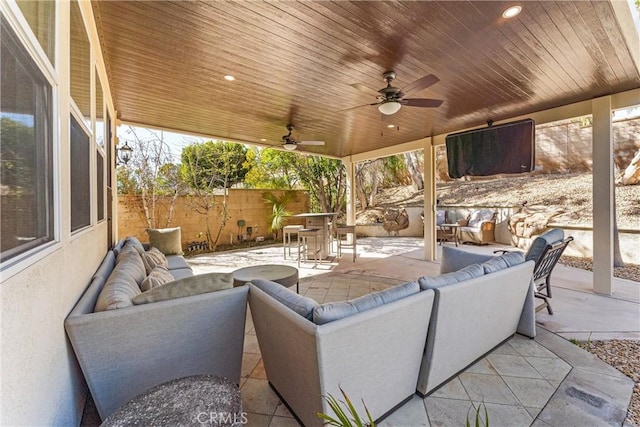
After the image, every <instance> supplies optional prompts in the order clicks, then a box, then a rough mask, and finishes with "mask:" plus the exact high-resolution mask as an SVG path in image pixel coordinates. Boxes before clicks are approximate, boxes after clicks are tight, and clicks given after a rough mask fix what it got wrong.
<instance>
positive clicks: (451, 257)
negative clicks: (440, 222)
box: [440, 245, 495, 274]
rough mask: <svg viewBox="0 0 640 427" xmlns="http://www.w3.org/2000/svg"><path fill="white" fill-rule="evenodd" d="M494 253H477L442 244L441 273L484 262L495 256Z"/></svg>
mask: <svg viewBox="0 0 640 427" xmlns="http://www.w3.org/2000/svg"><path fill="white" fill-rule="evenodd" d="M494 257H495V256H494V255H488V254H477V253H474V252H468V251H463V250H461V249H457V248H454V247H451V246H446V245H445V246H442V263H440V274H444V273H451V272H452V271H458V270H460V269H462V268H464V267H467V266H469V265H471V264H482V263H483V262H485V261H489V260H490V259H492V258H494Z"/></svg>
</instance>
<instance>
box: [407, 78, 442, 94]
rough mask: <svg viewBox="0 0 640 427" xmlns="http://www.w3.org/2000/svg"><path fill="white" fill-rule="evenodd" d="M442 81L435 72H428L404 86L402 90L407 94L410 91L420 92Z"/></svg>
mask: <svg viewBox="0 0 640 427" xmlns="http://www.w3.org/2000/svg"><path fill="white" fill-rule="evenodd" d="M439 81H440V79H439V78H437V77H436V76H434V75H433V74H427V75H426V76H424V77H422V78H419V79H418V80H416V81H415V82H413V83H409V84H408V85H407V86H405V87H404V88H402V91H403V92H404V93H406V94H408V93H410V92H419V91H421V90H424V89H426V88H428V87H429V86H431V85H434V84H436V83H438V82H439Z"/></svg>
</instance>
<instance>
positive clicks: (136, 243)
mask: <svg viewBox="0 0 640 427" xmlns="http://www.w3.org/2000/svg"><path fill="white" fill-rule="evenodd" d="M124 246H125V247H126V246H132V247H134V248H135V249H136V250H137V251H138V253H143V252H144V245H143V244H142V243H141V242H140V240H138V238H137V237H134V236H129V237H127V240H126V241H125V243H124Z"/></svg>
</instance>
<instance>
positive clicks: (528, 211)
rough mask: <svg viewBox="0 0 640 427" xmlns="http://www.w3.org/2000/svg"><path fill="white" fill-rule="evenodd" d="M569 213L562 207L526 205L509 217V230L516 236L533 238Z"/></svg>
mask: <svg viewBox="0 0 640 427" xmlns="http://www.w3.org/2000/svg"><path fill="white" fill-rule="evenodd" d="M566 215H569V216H570V214H569V213H567V211H565V210H564V209H562V208H547V207H545V206H539V207H536V206H525V207H523V208H521V209H520V211H519V212H518V213H516V214H514V215H512V216H511V218H509V231H511V234H513V235H514V236H516V237H524V238H527V239H529V238H531V236H534V235H538V234H542V233H544V232H545V231H546V230H547V228H548V224H549V223H550V222H558V221H560V220H561V218H564V217H565V216H566Z"/></svg>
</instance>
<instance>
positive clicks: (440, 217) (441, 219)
mask: <svg viewBox="0 0 640 427" xmlns="http://www.w3.org/2000/svg"><path fill="white" fill-rule="evenodd" d="M446 222H447V211H445V210H443V209H438V210H437V211H436V225H440V224H445V223H446Z"/></svg>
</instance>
